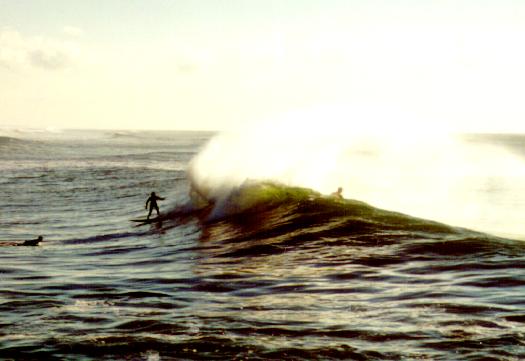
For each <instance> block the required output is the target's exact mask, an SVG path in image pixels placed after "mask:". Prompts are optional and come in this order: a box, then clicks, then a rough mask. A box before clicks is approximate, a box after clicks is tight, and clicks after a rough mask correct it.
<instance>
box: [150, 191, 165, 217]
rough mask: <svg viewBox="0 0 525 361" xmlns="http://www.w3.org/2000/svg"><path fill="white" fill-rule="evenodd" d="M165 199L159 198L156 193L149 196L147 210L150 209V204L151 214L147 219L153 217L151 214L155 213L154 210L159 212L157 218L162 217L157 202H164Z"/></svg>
mask: <svg viewBox="0 0 525 361" xmlns="http://www.w3.org/2000/svg"><path fill="white" fill-rule="evenodd" d="M164 199H165V198H162V197H158V196H157V195H156V194H155V192H151V195H150V196H149V198H148V200H147V201H146V209H148V203H149V213H148V217H147V219H149V217H150V216H151V213H152V212H153V209H155V210H156V211H157V216H160V212H159V206H158V204H157V200H161V201H163V200H164Z"/></svg>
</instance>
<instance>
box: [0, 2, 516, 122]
mask: <svg viewBox="0 0 525 361" xmlns="http://www.w3.org/2000/svg"><path fill="white" fill-rule="evenodd" d="M524 99H525V2H524V1H520V0H516V1H508V0H493V1H482V0H473V1H460V0H453V1H445V0H439V1H425V0H414V1H391V0H385V1H375V0H361V1H351V0H340V1H338V0H319V1H310V0H275V1H274V0H252V1H250V0H228V1H218V0H209V1H207V0H194V1H193V0H172V1H168V0H164V1H161V0H142V1H138V0H89V1H87V0H0V126H2V125H3V126H15V127H33V128H46V127H56V128H113V129H213V130H216V129H226V128H234V127H237V126H238V125H239V124H244V123H246V122H249V121H252V120H254V119H272V118H274V117H278V116H279V115H280V114H282V113H287V112H296V111H298V110H301V109H308V108H310V107H318V106H326V107H330V106H331V105H332V104H334V105H336V106H337V107H341V106H345V105H346V104H354V105H356V104H357V105H359V106H361V105H363V104H364V105H367V106H370V107H373V108H377V109H389V108H392V107H394V108H396V109H399V110H401V111H406V112H407V113H411V114H413V115H415V116H414V118H413V119H416V120H415V121H417V122H419V123H420V124H426V123H428V124H447V125H448V126H452V127H454V128H455V129H458V130H461V131H495V132H525V101H524ZM349 117H351V116H350V115H349ZM384 118H385V119H381V121H384V122H385V123H392V122H394V121H395V118H394V119H388V112H386V113H385V115H384ZM356 121H358V120H356V119H349V122H356Z"/></svg>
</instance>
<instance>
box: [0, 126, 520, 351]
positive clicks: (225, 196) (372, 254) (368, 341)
mask: <svg viewBox="0 0 525 361" xmlns="http://www.w3.org/2000/svg"><path fill="white" fill-rule="evenodd" d="M463 141H464V142H466V143H469V144H473V145H475V146H479V145H483V146H484V145H486V144H488V145H490V149H495V148H498V149H503V150H504V151H505V152H508V154H512V156H511V157H513V158H515V160H516V162H514V160H513V162H512V164H507V163H506V161H507V160H506V159H500V158H497V157H496V156H495V154H499V153H497V152H499V150H498V151H494V152H493V151H490V152H488V153H486V154H490V156H483V159H482V160H481V161H480V162H481V163H480V165H479V166H475V167H473V165H472V164H473V163H472V162H471V163H470V164H469V165H468V166H467V165H463V164H462V163H461V161H462V160H461V159H459V158H458V157H457V156H456V155H452V156H451V157H450V158H440V159H439V161H435V159H434V158H432V159H426V160H425V161H419V160H417V162H416V163H417V167H416V168H415V169H416V172H417V170H418V169H419V170H420V171H419V173H418V175H416V174H414V173H410V172H408V170H409V168H410V166H411V165H413V164H414V158H412V160H410V161H403V162H401V163H400V166H399V167H400V168H397V169H398V170H399V172H401V173H403V174H405V173H406V172H408V173H410V177H411V179H418V182H417V183H416V182H414V185H411V186H410V187H404V188H403V189H400V193H399V194H403V197H398V198H396V197H394V195H395V194H394V195H392V193H395V192H393V191H392V187H396V186H397V185H398V184H399V183H402V182H408V181H406V180H404V178H402V177H400V176H399V175H398V174H396V173H395V171H394V170H393V169H396V168H393V162H395V160H394V155H395V156H396V157H398V158H400V157H411V156H412V154H414V153H418V152H417V151H416V152H407V154H408V155H407V154H398V153H396V154H393V153H392V152H389V153H388V154H389V157H388V158H385V157H383V158H382V160H381V162H379V163H377V159H379V158H381V156H380V155H379V153H378V152H377V148H374V149H371V148H370V147H368V148H367V149H365V150H363V149H361V151H359V152H357V153H352V154H351V155H349V150H348V149H347V150H346V153H344V154H346V156H349V157H350V158H351V160H352V161H353V162H354V165H355V164H358V165H356V166H355V167H354V168H346V171H345V172H347V173H345V175H346V174H348V173H353V174H354V175H355V174H356V173H359V174H361V175H362V177H361V178H360V179H356V178H353V179H352V182H353V183H352V182H348V183H345V184H343V186H344V193H343V194H344V196H345V199H337V198H336V197H331V196H329V195H328V194H329V193H328V192H327V191H326V190H325V189H324V188H322V187H314V185H313V184H314V183H315V182H314V181H313V180H312V185H311V186H305V185H308V184H307V183H308V182H304V184H297V183H300V182H296V180H297V179H298V177H303V178H304V177H305V176H304V174H305V173H304V172H302V171H297V169H295V171H294V172H293V175H291V173H290V172H287V173H286V174H287V177H288V178H286V177H284V178H283V177H281V178H280V179H277V180H276V179H259V178H261V177H259V175H260V174H259V173H257V172H255V173H254V176H250V174H249V172H248V173H247V176H246V177H245V178H246V179H247V180H245V179H244V178H243V179H241V180H237V181H238V182H237V183H236V184H235V186H233V185H232V186H230V187H229V188H228V187H226V186H225V179H227V177H226V178H223V179H221V180H217V177H218V175H217V174H218V172H219V170H221V171H222V174H223V175H232V174H233V173H235V174H240V173H239V172H238V170H239V169H238V167H237V165H238V164H239V158H241V157H246V156H250V154H249V152H247V153H248V154H246V152H244V153H245V154H243V149H239V148H237V149H230V150H229V151H228V152H223V151H221V150H220V149H218V148H217V146H218V145H220V144H221V141H220V139H219V141H217V135H216V134H215V133H211V132H144V131H87V130H64V131H36V130H32V131H31V130H3V131H2V133H0V189H1V191H0V206H1V207H0V240H1V242H0V246H1V247H0V279H1V282H0V315H1V317H0V359H3V360H150V361H151V360H484V361H488V360H508V361H510V360H522V359H525V241H524V239H525V236H524V235H525V227H524V226H523V225H522V224H521V223H520V221H521V222H522V216H523V213H521V212H520V211H521V210H523V209H525V201H523V196H522V194H525V192H522V193H520V190H525V189H524V184H525V183H522V181H523V180H525V178H524V177H523V174H522V173H520V172H519V170H518V169H517V168H519V167H516V166H515V164H520V163H519V162H520V160H523V159H525V136H522V135H470V136H468V137H464V138H463ZM210 144H211V146H210ZM273 148H274V150H275V149H278V150H279V151H282V149H280V148H279V147H278V146H276V147H273ZM441 149H443V148H441ZM267 153H268V154H270V155H269V157H271V158H272V159H271V162H270V163H272V164H273V165H274V166H275V165H276V164H277V163H278V161H279V157H275V156H274V155H272V152H271V151H270V146H268V148H267V149H264V151H263V152H262V156H261V157H264V154H267ZM355 154H357V158H358V159H356V158H355V157H354V155H355ZM476 154H481V153H476ZM484 154H485V153H484ZM505 154H507V153H505ZM418 155H419V156H421V153H418ZM228 157H229V158H228ZM218 158H221V159H220V161H219V160H217V159H218ZM283 158H284V156H283ZM260 159H262V158H257V159H255V160H253V161H252V162H251V163H250V165H251V168H260V167H262V164H261V163H262V162H261V161H260ZM405 159H406V158H405ZM436 159H437V158H436ZM450 159H453V160H454V161H450ZM464 159H471V158H470V157H469V156H467V157H465V158H464ZM293 161H294V164H298V162H297V158H294V160H293ZM355 162H357V163H355ZM486 162H489V163H490V164H499V165H502V164H506V165H508V167H507V166H505V167H504V168H491V169H493V170H492V171H491V172H490V174H489V173H487V172H485V170H486V169H488V168H487V167H488V166H487V164H488V163H486ZM325 163H326V162H325ZM371 164H374V165H377V164H381V165H382V166H385V167H386V168H385V169H386V173H385V174H388V175H389V176H388V177H386V176H385V174H382V173H377V172H378V171H377V169H376V170H375V171H374V172H373V173H367V172H366V171H365V168H366V167H369V166H370V165H371ZM436 164H437V165H436ZM279 165H280V164H279ZM325 165H326V164H325ZM387 166H388V167H387ZM449 166H450V168H451V171H450V172H448V173H444V172H443V169H446V168H447V167H449ZM207 167H209V168H207ZM212 168H213V169H212ZM466 168H468V169H469V172H468V176H467V177H464V174H465V173H461V174H459V173H458V172H459V171H460V170H461V171H464V170H465V169H466ZM279 169H280V170H282V169H283V168H282V167H281V168H279ZM410 169H411V168H410ZM432 169H438V170H439V171H436V172H432ZM494 169H496V171H494ZM501 169H504V171H503V170H501ZM508 169H514V170H515V171H516V172H515V173H508V174H507V173H505V172H507V170H508ZM189 170H192V172H193V173H192V172H189ZM371 174H373V179H372V175H371ZM444 174H446V176H445V175H444ZM339 175H341V173H339ZM387 178H388V182H386V180H387ZM394 178H395V179H394ZM214 179H215V180H216V181H215V183H214ZM428 179H432V180H434V181H436V182H435V183H432V185H431V187H432V188H430V186H425V187H424V186H423V183H424V181H425V180H428ZM459 179H462V180H465V179H467V181H462V182H459ZM474 179H475V180H476V182H474V181H473V180H474ZM480 179H482V180H483V181H482V182H479V180H480ZM378 180H381V181H382V182H381V183H380V182H378ZM315 181H316V182H317V181H318V179H317V178H316V180H315ZM387 183H388V184H387ZM325 184H328V185H329V187H334V189H333V190H334V191H335V186H336V185H337V184H336V183H330V182H327V183H325ZM451 184H460V187H457V188H455V190H454V191H449V190H450V189H452V188H451V187H452V186H451ZM370 185H375V186H377V187H379V186H383V188H381V190H380V191H374V189H373V188H372V189H371V190H368V189H367V188H366V186H370ZM439 185H441V188H440V186H439ZM353 187H354V188H353ZM195 188H196V189H195ZM379 188H380V187H379ZM379 188H376V189H379ZM326 189H328V188H326ZM384 189H389V192H386V191H384ZM429 189H434V190H435V191H431V190H429ZM394 190H395V188H394ZM153 191H154V192H156V193H157V194H158V195H159V196H161V197H163V198H165V200H161V201H159V202H158V203H159V206H160V211H161V218H160V219H161V220H162V221H158V222H157V221H156V222H152V223H144V222H142V223H141V222H131V221H130V220H131V219H137V218H141V217H145V216H146V215H147V210H145V208H144V207H145V203H146V199H147V198H148V196H149V194H150V193H151V192H153ZM401 192H402V193H401ZM410 192H414V193H410ZM467 193H468V197H461V199H460V200H459V199H458V198H460V195H462V194H467ZM410 194H413V195H414V196H413V197H410ZM374 195H377V198H374ZM388 197H390V199H388ZM210 200H213V201H214V203H213V204H210V203H208V202H209V201H210ZM382 202H383V203H382ZM465 204H466V205H470V206H469V207H466V208H465V207H464V206H465ZM462 207H463V208H462ZM461 209H467V211H468V212H467V211H464V212H458V210H461ZM447 217H448V218H447ZM522 230H523V231H522ZM39 235H42V236H43V237H44V242H42V243H41V245H40V246H38V247H18V246H16V245H17V244H19V243H20V242H21V241H22V240H28V239H34V238H36V237H37V236H39Z"/></svg>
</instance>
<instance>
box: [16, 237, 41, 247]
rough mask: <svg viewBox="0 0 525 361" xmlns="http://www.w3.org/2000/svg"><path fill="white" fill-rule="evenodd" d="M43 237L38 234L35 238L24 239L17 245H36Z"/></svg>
mask: <svg viewBox="0 0 525 361" xmlns="http://www.w3.org/2000/svg"><path fill="white" fill-rule="evenodd" d="M43 240H44V238H43V237H42V236H38V238H37V239H31V240H27V241H24V243H22V244H19V246H38V244H39V243H40V242H42V241H43Z"/></svg>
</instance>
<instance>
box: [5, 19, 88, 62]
mask: <svg viewBox="0 0 525 361" xmlns="http://www.w3.org/2000/svg"><path fill="white" fill-rule="evenodd" d="M79 51H80V48H79V45H78V43H76V42H73V41H65V40H62V39H56V38H50V37H44V36H26V35H23V34H21V33H20V32H18V31H16V30H13V29H9V28H4V29H1V30H0V66H2V67H4V68H7V69H9V70H15V69H16V70H19V69H30V68H38V69H45V70H59V69H64V68H67V67H69V66H71V65H72V64H73V63H74V62H75V60H76V58H77V57H78V54H79Z"/></svg>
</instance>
